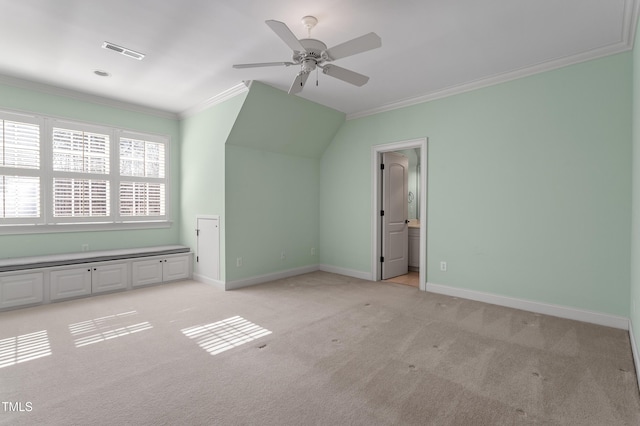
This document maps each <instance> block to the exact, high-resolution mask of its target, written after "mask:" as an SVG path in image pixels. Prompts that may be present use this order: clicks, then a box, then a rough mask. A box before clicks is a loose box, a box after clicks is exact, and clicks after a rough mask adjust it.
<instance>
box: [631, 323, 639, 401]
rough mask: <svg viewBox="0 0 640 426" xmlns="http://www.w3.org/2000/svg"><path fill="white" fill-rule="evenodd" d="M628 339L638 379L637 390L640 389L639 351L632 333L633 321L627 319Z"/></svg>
mask: <svg viewBox="0 0 640 426" xmlns="http://www.w3.org/2000/svg"><path fill="white" fill-rule="evenodd" d="M629 340H630V342H631V353H632V354H633V364H634V365H635V367H636V380H637V381H638V391H640V353H638V345H637V343H636V338H635V335H634V334H633V321H631V320H629Z"/></svg>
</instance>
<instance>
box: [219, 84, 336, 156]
mask: <svg viewBox="0 0 640 426" xmlns="http://www.w3.org/2000/svg"><path fill="white" fill-rule="evenodd" d="M344 119H345V115H344V113H342V112H339V111H336V110H334V109H331V108H328V107H325V106H322V105H320V104H317V103H314V102H311V101H308V100H306V99H303V98H300V97H297V96H289V95H287V93H285V92H283V91H282V90H279V89H275V88H273V87H271V86H268V85H266V84H263V83H260V82H257V81H254V82H252V83H251V86H250V88H249V93H248V94H247V97H246V99H245V101H244V104H243V105H242V109H241V110H240V113H239V114H238V117H237V118H236V120H235V123H234V125H233V128H232V130H231V133H230V135H229V138H228V139H227V144H228V145H239V146H244V147H248V148H254V149H260V150H264V151H270V152H275V153H278V154H286V155H295V156H299V157H310V158H320V156H321V155H322V153H323V152H324V150H325V149H326V148H327V146H329V144H330V143H331V141H332V140H333V136H334V135H335V133H336V132H337V131H338V128H339V127H340V125H341V124H342V123H343V122H344Z"/></svg>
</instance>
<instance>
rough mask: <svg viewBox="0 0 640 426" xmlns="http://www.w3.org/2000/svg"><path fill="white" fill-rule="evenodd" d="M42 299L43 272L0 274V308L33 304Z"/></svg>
mask: <svg viewBox="0 0 640 426" xmlns="http://www.w3.org/2000/svg"><path fill="white" fill-rule="evenodd" d="M43 300H44V273H43V272H32V273H15V274H2V275H0V309H6V308H13V307H16V306H23V305H33V304H37V303H42V302H43Z"/></svg>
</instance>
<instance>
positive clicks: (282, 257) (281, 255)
mask: <svg viewBox="0 0 640 426" xmlns="http://www.w3.org/2000/svg"><path fill="white" fill-rule="evenodd" d="M286 259H287V253H285V252H284V251H283V252H282V253H280V260H286Z"/></svg>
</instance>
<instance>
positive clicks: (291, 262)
mask: <svg viewBox="0 0 640 426" xmlns="http://www.w3.org/2000/svg"><path fill="white" fill-rule="evenodd" d="M226 163H227V164H226V211H227V216H226V217H227V244H226V252H227V253H226V254H227V260H226V263H227V274H226V278H227V282H229V281H233V280H239V279H243V278H249V277H254V276H260V275H265V274H270V273H275V272H280V271H284V270H288V269H294V268H299V267H303V266H309V265H315V264H317V263H318V257H317V256H311V248H312V247H314V248H316V250H317V248H318V223H319V218H318V214H319V213H318V212H319V204H318V202H319V201H318V200H319V195H318V191H319V183H320V160H319V159H315V158H306V157H298V156H292V155H287V154H278V153H275V152H270V151H263V150H257V149H253V148H247V147H242V146H233V145H227V148H226ZM283 251H285V252H286V259H285V260H281V259H280V254H281V253H282V252H283ZM238 257H242V267H237V266H236V260H237V258H238Z"/></svg>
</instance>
